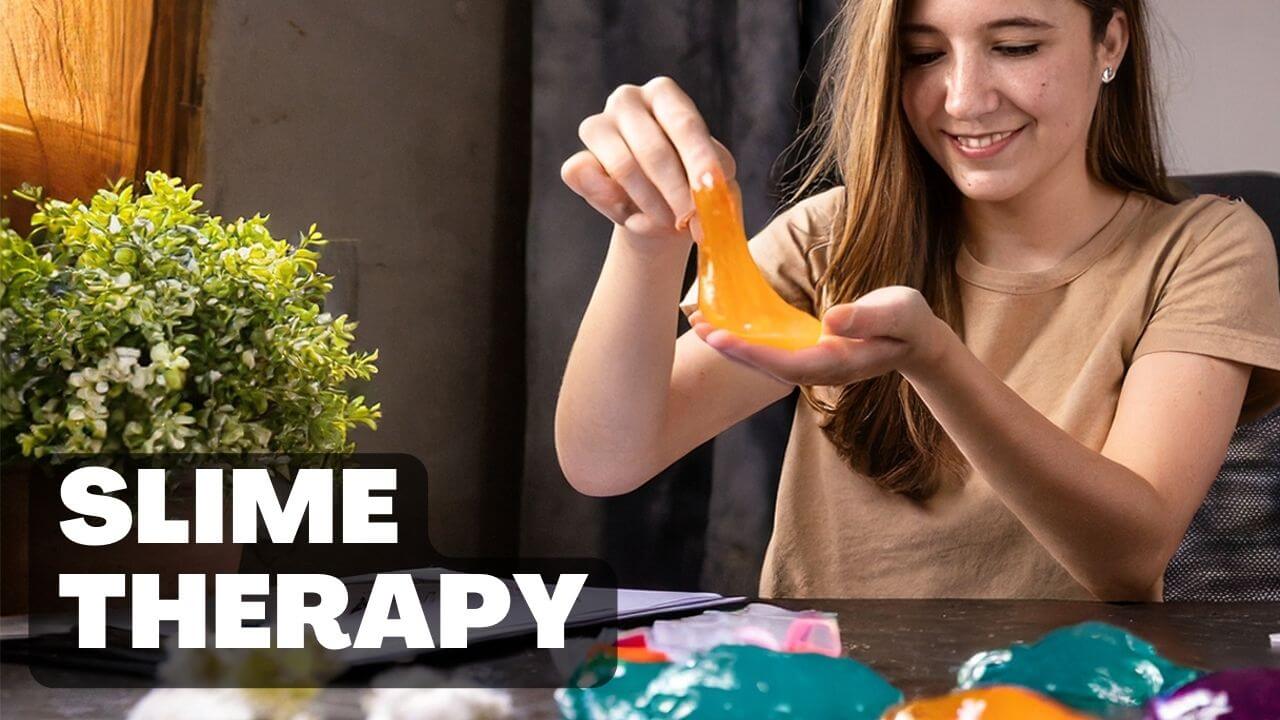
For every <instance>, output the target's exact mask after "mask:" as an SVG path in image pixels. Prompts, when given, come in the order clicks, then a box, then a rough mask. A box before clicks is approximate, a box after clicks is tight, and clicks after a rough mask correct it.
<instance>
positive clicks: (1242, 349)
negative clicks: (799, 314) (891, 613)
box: [681, 188, 1280, 599]
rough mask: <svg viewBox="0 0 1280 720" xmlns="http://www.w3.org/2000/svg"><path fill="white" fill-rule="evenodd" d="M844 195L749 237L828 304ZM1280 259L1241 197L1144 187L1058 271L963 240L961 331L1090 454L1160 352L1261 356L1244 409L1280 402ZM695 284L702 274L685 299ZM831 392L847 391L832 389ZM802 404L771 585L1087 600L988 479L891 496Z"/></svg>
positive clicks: (771, 271) (763, 583) (776, 592)
mask: <svg viewBox="0 0 1280 720" xmlns="http://www.w3.org/2000/svg"><path fill="white" fill-rule="evenodd" d="M842 198H843V189H842V188H834V189H832V190H828V191H826V192H824V193H821V194H818V195H815V196H813V197H811V198H809V199H807V200H805V201H803V202H801V203H799V204H797V205H796V206H794V207H792V208H791V209H789V210H787V211H786V212H784V213H782V214H781V215H779V216H778V217H777V218H776V219H775V220H774V221H773V222H772V223H770V224H769V226H768V227H767V228H765V230H763V231H762V232H761V233H760V234H759V235H758V236H756V237H755V238H754V239H753V240H752V241H751V252H752V255H753V257H754V258H755V260H756V263H757V264H758V265H759V266H760V268H761V271H762V272H763V273H764V274H765V277H767V278H768V279H769V280H770V282H771V283H772V284H773V286H774V287H775V288H777V290H778V291H779V293H780V294H781V295H782V296H783V297H784V298H785V299H786V300H787V301H789V302H791V303H792V304H794V305H796V306H797V307H800V308H803V309H805V310H807V311H809V312H815V308H821V307H825V304H824V303H822V302H820V298H818V297H817V296H816V291H815V284H816V282H817V280H818V279H819V277H821V275H822V273H823V271H824V270H825V269H826V267H827V263H828V259H829V253H830V248H831V237H830V228H831V218H832V216H833V214H834V213H835V212H836V210H837V208H838V206H839V203H840V202H841V201H842ZM1276 264H1277V263H1276V250H1275V246H1274V245H1273V244H1272V240H1271V235H1270V233H1269V232H1268V230H1267V227H1266V225H1265V224H1264V223H1263V222H1262V220H1261V219H1260V218H1259V217H1258V216H1257V214H1255V213H1254V212H1253V211H1252V210H1251V209H1250V208H1249V207H1248V206H1247V205H1246V204H1244V203H1243V202H1240V201H1229V200H1227V199H1224V198H1220V197H1217V196H1211V195H1202V196H1200V197H1197V198H1193V199H1190V200H1186V201H1184V202H1181V203H1179V204H1177V205H1170V204H1167V203H1164V202H1162V201H1160V200H1158V199H1155V198H1153V197H1150V196H1148V195H1145V194H1142V193H1136V192H1135V193H1130V194H1129V195H1128V196H1127V198H1126V199H1125V201H1124V203H1123V205H1122V206H1121V208H1120V210H1119V211H1118V212H1117V213H1116V215H1115V216H1114V217H1113V218H1112V219H1111V220H1110V221H1109V222H1108V223H1107V225H1106V226H1105V227H1104V228H1103V229H1102V230H1101V231H1099V232H1098V233H1097V234H1096V235H1095V236H1094V237H1093V238H1092V239H1091V240H1090V241H1089V242H1088V243H1087V244H1085V245H1084V246H1083V247H1081V248H1080V249H1079V250H1077V251H1076V252H1075V253H1073V254H1072V255H1071V256H1070V257H1068V258H1067V259H1065V260H1063V261H1062V262H1061V263H1059V264H1058V265H1057V266H1055V267H1052V268H1049V269H1047V270H1041V271H1036V272H1011V271H1007V270H999V269H996V268H992V267H988V266H985V265H983V264H982V263H980V262H978V261H977V260H976V259H975V258H974V257H973V256H972V255H970V254H969V253H968V252H966V251H964V250H961V251H960V254H959V256H958V259H957V262H956V268H955V269H956V273H957V274H958V275H959V277H960V278H961V280H962V282H961V300H962V303H963V309H964V323H965V325H964V338H965V344H966V345H967V346H968V347H969V349H970V350H972V351H973V353H974V354H975V355H976V356H977V357H978V358H980V359H981V360H982V361H983V362H984V363H985V364H986V365H987V366H988V367H989V368H991V369H992V370H993V371H994V372H995V373H996V374H998V375H999V376H1000V377H1001V378H1002V379H1003V380H1004V381H1005V383H1007V384H1008V385H1009V387H1011V388H1013V389H1014V390H1015V391H1016V392H1017V393H1018V394H1019V395H1021V396H1022V398H1023V399H1025V400H1026V401H1027V402H1028V403H1030V404H1031V405H1032V406H1033V407H1035V408H1036V409H1037V410H1039V411H1040V412H1042V413H1044V415H1045V416H1046V417H1048V418H1049V419H1050V420H1052V421H1053V422H1054V423H1055V424H1056V425H1058V426H1059V427H1061V428H1062V429H1064V430H1066V431H1067V432H1068V433H1070V434H1071V435H1072V436H1073V437H1075V438H1076V439H1078V440H1079V441H1080V442H1081V443H1083V444H1084V445H1086V446H1087V447H1090V448H1093V449H1094V450H1101V448H1102V445H1103V442H1104V440H1105V439H1106V436H1107V432H1108V430H1109V429H1110V427H1111V422H1112V419H1113V418H1114V415H1115V410H1116V406H1117V402H1118V400H1119V397H1120V388H1121V384H1122V383H1123V381H1124V377H1125V372H1126V370H1127V369H1128V368H1129V366H1130V365H1131V364H1132V363H1133V361H1134V360H1136V359H1137V358H1138V357H1141V356H1142V355H1144V354H1146V353H1151V352H1158V351H1183V352H1194V353H1200V354H1204V355H1210V356H1214V357H1218V358H1225V359H1228V360H1234V361H1237V362H1241V363H1245V364H1248V365H1253V366H1255V369H1254V372H1253V374H1252V379H1251V382H1250V387H1249V391H1248V395H1247V396H1246V401H1245V407H1244V410H1243V412H1242V415H1241V422H1245V421H1248V420H1250V419H1252V418H1254V417H1258V416H1260V415H1262V414H1263V413H1265V412H1267V411H1269V410H1270V409H1272V408H1274V407H1275V406H1277V405H1280V372H1277V371H1280V279H1278V277H1277V269H1276ZM696 291H697V285H696V283H695V285H694V287H693V288H690V291H689V294H688V295H686V297H685V301H684V302H683V303H682V304H681V307H682V308H683V309H684V310H685V311H686V312H691V311H692V310H693V309H694V307H696V297H697V296H696ZM815 314H816V313H815ZM1259 368H1261V369H1259ZM819 392H820V393H824V392H825V393H826V396H825V397H826V399H830V400H834V390H832V389H820V390H819ZM797 405H798V407H797V409H796V413H795V420H794V422H793V424H792V428H791V437H790V441H789V443H788V445H787V452H786V459H785V461H784V463H783V468H782V478H781V482H780V487H779V490H778V504H777V512H776V515H775V518H774V531H773V537H772V539H771V541H770V543H769V549H768V552H767V554H766V556H765V562H764V569H763V572H762V576H761V579H760V594H761V595H763V596H766V597H768V596H786V597H955V598H999V597H1008V598H1080V599H1084V598H1089V597H1090V595H1089V593H1088V591H1087V590H1085V589H1084V587H1083V586H1081V585H1080V584H1078V583H1077V582H1076V581H1075V580H1074V579H1072V577H1071V576H1070V575H1069V574H1068V573H1067V571H1066V570H1065V569H1064V568H1063V567H1062V566H1061V565H1060V564H1059V563H1058V562H1057V561H1056V560H1054V558H1053V557H1052V556H1050V554H1049V553H1048V552H1047V551H1046V550H1045V549H1044V548H1043V547H1042V546H1041V545H1040V544H1039V543H1038V542H1037V541H1036V540H1035V538H1034V537H1032V536H1031V534H1030V533H1029V532H1028V531H1027V529H1026V528H1025V527H1023V525H1022V524H1021V523H1020V522H1019V521H1018V519H1017V518H1016V517H1014V515H1013V514H1012V513H1011V512H1010V511H1009V510H1008V509H1007V508H1006V507H1005V506H1004V504H1003V503H1002V502H1001V500H1000V498H999V497H998V496H997V495H996V494H995V493H994V491H993V490H992V489H991V487H990V486H989V485H988V484H987V483H986V482H985V481H984V480H983V479H982V477H981V476H979V475H977V474H976V473H973V472H971V471H970V472H969V473H968V474H967V477H965V478H963V479H962V480H961V479H953V480H952V481H950V482H944V484H943V487H942V489H941V490H940V491H939V492H938V493H937V494H936V495H935V496H933V497H932V498H930V499H929V500H928V501H926V502H924V503H916V502H913V501H911V500H908V499H906V498H904V497H902V496H900V495H895V494H892V493H889V492H886V491H884V490H881V489H880V488H879V487H878V486H877V485H875V483H873V482H872V481H870V480H869V479H867V478H866V477H865V476H863V475H861V474H859V473H856V472H854V471H853V470H851V469H850V468H849V466H848V465H847V464H846V463H845V462H844V461H843V460H841V459H840V457H839V456H838V455H837V454H836V451H835V448H834V446H832V445H831V443H830V442H829V441H828V440H827V438H826V436H825V435H824V434H823V432H822V429H821V428H820V427H819V423H820V421H821V420H822V418H821V417H820V416H819V415H818V414H817V413H816V412H815V411H813V410H812V409H811V408H810V407H809V406H808V404H807V403H805V402H804V401H803V400H802V401H801V402H799V403H798V404H797ZM1187 432H1188V433H1194V432H1196V429H1195V427H1189V428H1187ZM1082 532H1087V530H1086V529H1082Z"/></svg>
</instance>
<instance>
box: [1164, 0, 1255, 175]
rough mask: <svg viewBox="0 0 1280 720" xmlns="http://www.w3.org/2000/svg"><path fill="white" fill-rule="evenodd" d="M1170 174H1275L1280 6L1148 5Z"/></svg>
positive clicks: (1193, 1)
mask: <svg viewBox="0 0 1280 720" xmlns="http://www.w3.org/2000/svg"><path fill="white" fill-rule="evenodd" d="M1148 5H1149V7H1151V8H1152V9H1153V10H1154V11H1155V13H1154V14H1155V17H1156V19H1157V23H1158V24H1157V27H1158V29H1159V30H1161V31H1162V34H1163V38H1162V39H1163V43H1162V45H1163V47H1160V48H1158V50H1160V51H1163V53H1164V54H1163V55H1161V54H1157V58H1159V59H1161V60H1162V63H1161V68H1160V70H1161V71H1162V73H1161V75H1162V78H1161V85H1162V87H1163V90H1164V92H1165V100H1166V114H1165V130H1166V148H1167V151H1168V156H1167V159H1166V161H1167V163H1168V165H1169V169H1170V171H1171V172H1173V173H1175V174H1188V173H1210V172H1227V171H1233V170H1270V171H1272V172H1280V142H1277V141H1276V127H1277V118H1280V80H1277V79H1276V72H1277V70H1280V2H1277V0H1224V1H1223V2H1204V0H1152V1H1151V2H1150V3H1148Z"/></svg>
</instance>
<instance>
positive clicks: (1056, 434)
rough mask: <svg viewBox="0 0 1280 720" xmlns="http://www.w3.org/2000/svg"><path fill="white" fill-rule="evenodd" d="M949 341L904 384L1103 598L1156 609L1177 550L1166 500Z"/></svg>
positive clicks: (1040, 536)
mask: <svg viewBox="0 0 1280 720" xmlns="http://www.w3.org/2000/svg"><path fill="white" fill-rule="evenodd" d="M943 337H944V340H943V341H942V343H941V348H940V349H939V350H938V352H937V355H936V356H935V359H933V360H932V361H930V362H926V363H920V364H919V365H918V367H915V368H912V369H909V370H907V369H904V370H903V374H904V376H905V377H907V379H908V380H909V381H910V382H911V384H912V386H913V387H914V388H915V389H916V392H918V393H919V394H920V397H921V398H922V399H923V400H924V402H925V404H926V405H927V406H928V407H929V409H930V411H931V412H932V413H933V415H934V416H935V417H936V418H937V419H938V421H939V422H940V423H941V424H942V426H943V427H944V428H945V429H946V431H947V434H948V435H949V436H950V437H951V439H952V441H953V442H954V443H955V444H956V446H957V447H958V448H959V449H960V451H961V452H962V453H963V454H964V456H965V458H966V459H967V460H968V461H969V463H970V464H971V465H972V466H973V468H974V470H976V471H977V473H978V474H980V475H981V476H982V477H983V478H985V479H986V481H987V482H988V483H990V484H991V486H992V488H993V489H995V491H996V492H997V493H998V494H999V495H1000V497H1001V499H1002V500H1003V501H1004V503H1005V504H1006V505H1007V506H1008V507H1009V509H1010V510H1011V511H1012V512H1013V513H1014V514H1015V515H1016V516H1017V517H1018V518H1019V520H1021V521H1022V523H1023V524H1024V525H1025V526H1026V527H1027V529H1028V530H1029V531H1030V532H1031V533H1032V534H1033V535H1034V536H1035V537H1036V539H1037V540H1039V541H1040V543H1041V544H1043V545H1044V546H1045V547H1046V549H1048V551H1049V552H1050V553H1051V554H1052V555H1053V556H1054V557H1055V558H1057V559H1058V561H1059V562H1061V563H1062V564H1063V566H1064V567H1066V569H1067V570H1068V571H1069V572H1070V573H1071V574H1072V575H1073V576H1074V577H1075V578H1076V579H1077V580H1078V581H1080V582H1081V584H1083V585H1084V586H1085V587H1087V588H1088V589H1089V590H1090V591H1091V592H1093V593H1094V594H1095V595H1097V596H1098V597H1100V598H1103V599H1151V598H1150V595H1151V593H1152V592H1153V590H1154V584H1155V581H1156V580H1157V579H1158V578H1159V576H1160V572H1161V570H1162V563H1163V562H1164V560H1165V559H1166V557H1165V556H1166V555H1167V545H1168V537H1167V536H1168V528H1167V521H1166V518H1167V517H1168V513H1167V511H1166V508H1165V502H1164V500H1163V498H1162V497H1161V496H1160V494H1159V493H1157V492H1156V490H1155V488H1154V487H1152V485H1151V484H1150V483H1148V482H1147V481H1146V480H1145V479H1144V478H1142V477H1141V476H1139V475H1138V474H1137V473H1134V472H1133V471H1131V470H1129V469H1128V468H1126V467H1124V466H1123V465H1121V464H1119V463H1117V462H1115V461H1113V460H1111V459H1109V458H1107V457H1104V456H1103V455H1102V454H1100V453H1098V452H1095V451H1094V450H1091V449H1090V448H1088V447H1085V446H1084V445H1082V444H1081V443H1080V442H1079V441H1077V440H1076V439H1075V438H1073V437H1072V436H1071V435H1069V434H1068V433H1067V432H1065V431H1063V430H1062V429H1061V428H1059V427H1057V426H1056V425H1054V424H1053V423H1052V422H1051V421H1050V420H1049V419H1048V418H1046V417H1045V416H1044V415H1042V414H1041V413H1040V412H1039V411H1038V410H1036V409H1035V408H1034V407H1032V406H1031V405H1029V404H1028V403H1027V402H1026V401H1025V400H1023V399H1022V398H1021V397H1019V396H1018V394H1017V393H1015V392H1014V391H1013V390H1012V389H1011V388H1009V387H1008V386H1007V385H1005V383H1004V382H1003V381H1002V380H1001V379H1000V378H999V377H997V376H996V375H995V374H994V373H992V372H991V371H990V370H989V369H988V368H987V367H986V366H985V365H983V364H982V362H981V361H980V360H978V358H977V357H975V356H974V355H973V353H972V352H970V351H969V349H968V348H967V347H965V346H964V344H963V343H962V342H961V341H960V339H959V338H958V337H957V336H956V335H955V334H954V333H952V332H950V331H949V330H947V331H945V333H943Z"/></svg>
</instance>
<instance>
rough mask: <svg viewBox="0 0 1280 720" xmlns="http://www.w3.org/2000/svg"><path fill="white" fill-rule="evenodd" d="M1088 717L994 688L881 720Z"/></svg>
mask: <svg viewBox="0 0 1280 720" xmlns="http://www.w3.org/2000/svg"><path fill="white" fill-rule="evenodd" d="M1088 717H1090V716H1088V715H1082V714H1080V713H1078V712H1076V711H1074V710H1072V709H1070V708H1068V707H1066V706H1064V705H1060V704H1058V703H1056V702H1054V701H1053V700H1050V699H1049V698H1047V697H1045V696H1043V695H1041V694H1040V693H1036V692H1032V691H1030V690H1027V689H1026V688H1020V687H1014V686H1012V685H996V686H994V687H989V688H981V689H978V690H965V691H963V692H957V693H951V694H950V695H943V696H941V697H935V698H928V699H926V700H917V701H915V702H910V703H907V704H906V705H901V706H899V707H897V708H894V709H892V710H890V711H889V712H886V713H885V714H884V717H883V720H1028V719H1029V718H1034V719H1035V720H1086V718H1088Z"/></svg>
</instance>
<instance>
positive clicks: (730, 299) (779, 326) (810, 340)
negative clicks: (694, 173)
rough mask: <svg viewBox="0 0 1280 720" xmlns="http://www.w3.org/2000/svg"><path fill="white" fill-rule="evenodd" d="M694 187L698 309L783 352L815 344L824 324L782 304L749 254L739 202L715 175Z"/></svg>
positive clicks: (711, 320) (748, 338) (706, 176)
mask: <svg viewBox="0 0 1280 720" xmlns="http://www.w3.org/2000/svg"><path fill="white" fill-rule="evenodd" d="M700 180H701V182H698V183H695V185H694V188H693V204H694V205H695V206H696V207H697V209H698V222H699V224H700V225H701V226H702V240H701V241H700V242H699V243H698V310H700V311H701V312H702V317H703V318H704V319H705V320H706V321H707V322H709V323H711V324H712V325H714V326H715V327H717V328H720V329H722V330H728V331H730V332H732V333H733V334H735V335H738V336H739V337H741V338H743V339H744V340H746V341H748V342H753V343H759V344H762V345H770V346H772V347H776V348H782V349H784V350H799V349H801V348H806V347H810V346H812V345H816V344H817V342H818V338H819V337H820V336H821V335H822V323H821V322H819V321H818V319H817V318H815V317H813V316H812V315H810V314H808V313H806V312H804V311H803V310H800V309H798V308H796V307H794V306H792V305H790V304H789V303H787V301H786V300H783V299H782V297H781V296H779V295H778V293H777V291H775V290H774V289H773V286H772V285H770V284H769V282H768V281H767V280H765V279H764V276H763V275H761V274H760V269H759V268H758V267H756V264H755V261H754V260H752V259H751V253H750V252H749V251H748V250H747V235H746V232H745V231H744V230H743V227H742V200H741V198H740V197H739V195H738V193H737V192H735V191H731V190H730V188H729V183H728V182H726V181H725V179H724V176H723V175H722V174H721V173H720V172H719V171H714V172H706V173H703V175H702V177H701V178H700Z"/></svg>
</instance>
